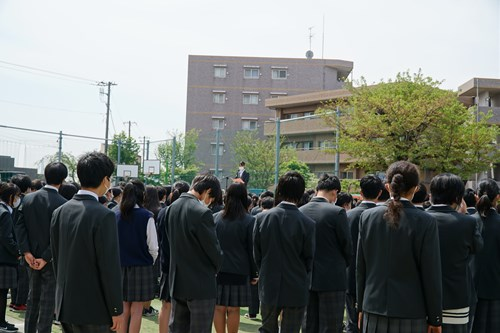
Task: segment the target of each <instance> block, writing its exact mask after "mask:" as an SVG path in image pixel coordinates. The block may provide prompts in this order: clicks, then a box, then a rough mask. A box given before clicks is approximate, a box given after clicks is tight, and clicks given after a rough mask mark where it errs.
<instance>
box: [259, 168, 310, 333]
mask: <svg viewBox="0 0 500 333" xmlns="http://www.w3.org/2000/svg"><path fill="white" fill-rule="evenodd" d="M304 190H305V182H304V178H303V177H302V176H301V175H300V174H299V173H298V172H296V171H288V172H287V173H285V174H284V175H283V176H282V177H281V178H280V179H279V182H278V186H277V187H276V203H278V205H277V206H276V207H274V208H272V209H270V210H268V211H266V212H262V213H260V214H258V215H257V216H256V223H255V228H254V232H253V244H254V258H255V262H256V264H257V268H258V269H259V296H260V301H261V304H262V307H261V313H262V326H261V327H260V328H259V332H266V333H268V332H272V333H277V332H278V316H279V314H280V312H281V311H283V319H282V321H281V332H282V333H290V332H299V330H300V326H301V323H302V320H303V318H304V310H305V307H306V305H307V301H308V294H309V292H308V290H309V286H310V272H311V270H312V265H313V257H314V248H315V245H314V241H315V235H314V221H313V220H312V219H310V218H309V217H307V216H305V215H304V214H303V213H302V212H300V211H299V209H298V208H297V203H298V202H299V200H300V199H301V198H302V194H303V193H304Z"/></svg>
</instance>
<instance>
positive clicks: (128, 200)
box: [120, 179, 145, 219]
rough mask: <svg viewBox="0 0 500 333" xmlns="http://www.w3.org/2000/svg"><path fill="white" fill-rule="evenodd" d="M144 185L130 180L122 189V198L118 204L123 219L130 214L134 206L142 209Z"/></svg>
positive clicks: (138, 181)
mask: <svg viewBox="0 0 500 333" xmlns="http://www.w3.org/2000/svg"><path fill="white" fill-rule="evenodd" d="M144 192H145V188H144V184H143V183H142V182H141V181H140V180H135V179H134V180H132V181H131V182H129V183H128V184H127V185H125V188H124V189H123V198H122V201H121V202H120V213H121V215H122V216H123V218H125V219H126V218H128V217H129V216H130V215H131V214H132V210H133V209H134V207H135V205H138V206H139V207H142V204H143V202H144Z"/></svg>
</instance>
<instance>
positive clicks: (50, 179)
mask: <svg viewBox="0 0 500 333" xmlns="http://www.w3.org/2000/svg"><path fill="white" fill-rule="evenodd" d="M44 175H45V181H46V182H47V184H49V185H60V184H62V182H63V181H64V180H65V179H66V177H68V168H67V167H66V166H65V165H64V164H63V163H61V162H51V163H49V164H47V166H46V167H45V171H44Z"/></svg>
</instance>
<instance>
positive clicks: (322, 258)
mask: <svg viewBox="0 0 500 333" xmlns="http://www.w3.org/2000/svg"><path fill="white" fill-rule="evenodd" d="M340 189H341V185H340V181H339V179H338V178H337V177H336V176H329V175H327V174H323V175H322V176H321V177H320V179H319V181H318V185H317V186H316V196H315V197H314V198H312V199H311V201H309V203H307V204H305V205H304V206H302V207H300V209H299V210H300V211H301V212H302V213H304V215H306V216H308V217H310V218H311V219H313V220H314V222H315V223H316V249H315V251H314V262H313V268H312V281H311V287H310V289H309V303H308V305H307V311H306V330H305V332H307V333H309V332H310V333H316V332H335V333H341V332H342V324H343V319H344V304H345V290H346V287H347V274H346V268H347V266H349V263H350V262H351V255H352V245H351V233H350V231H349V225H348V223H347V216H346V212H345V210H344V209H343V208H341V207H339V206H336V205H334V204H333V202H335V200H336V199H337V194H338V193H339V192H340Z"/></svg>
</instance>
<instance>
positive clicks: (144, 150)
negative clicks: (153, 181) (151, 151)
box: [142, 136, 146, 172]
mask: <svg viewBox="0 0 500 333" xmlns="http://www.w3.org/2000/svg"><path fill="white" fill-rule="evenodd" d="M145 160H146V137H145V136H144V137H143V140H142V171H143V172H144V161H145Z"/></svg>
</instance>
